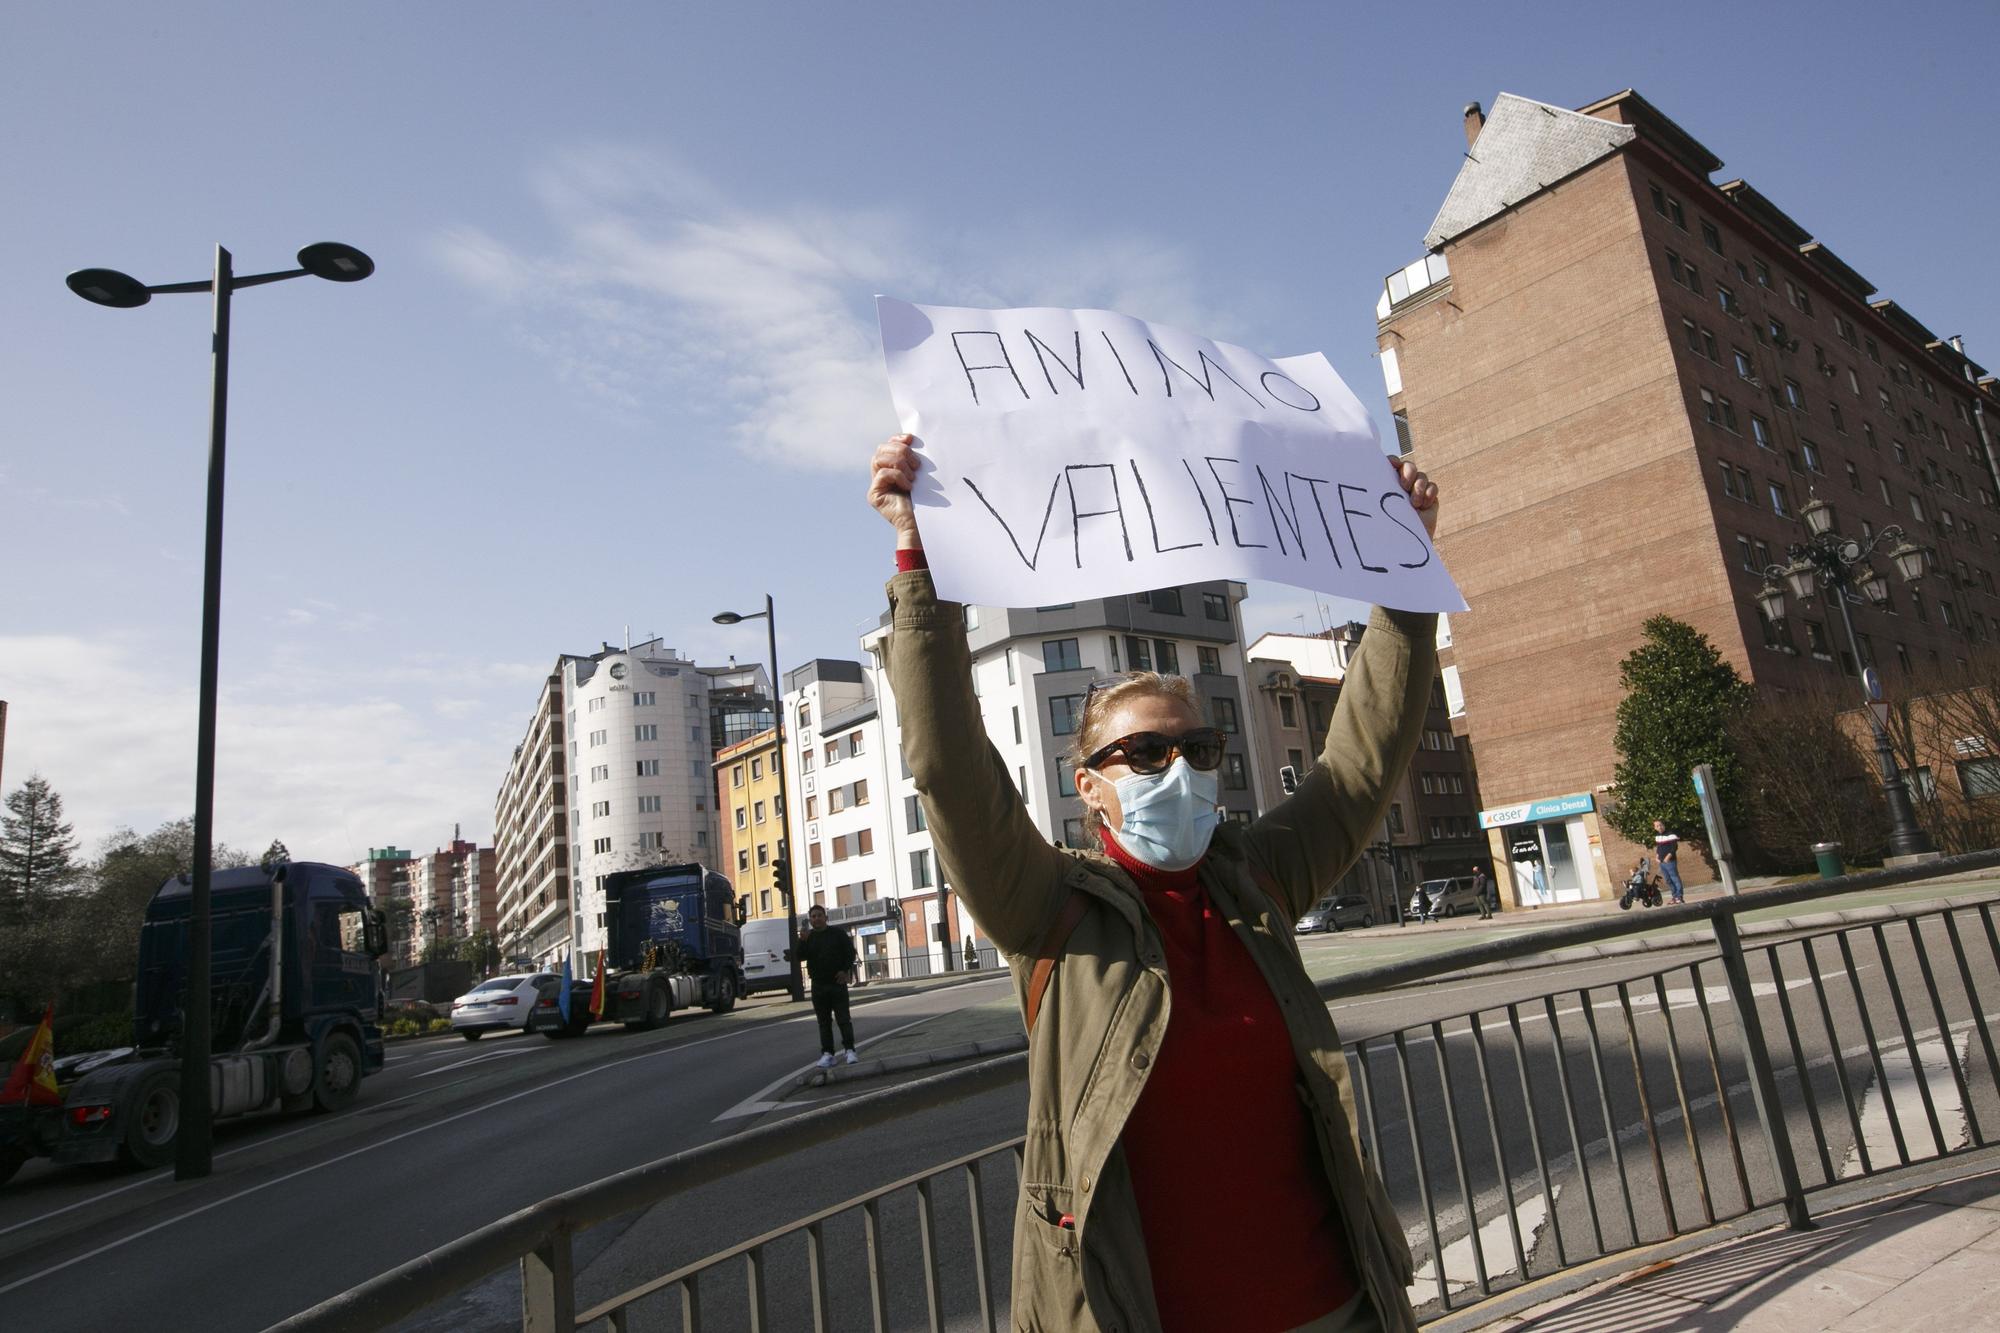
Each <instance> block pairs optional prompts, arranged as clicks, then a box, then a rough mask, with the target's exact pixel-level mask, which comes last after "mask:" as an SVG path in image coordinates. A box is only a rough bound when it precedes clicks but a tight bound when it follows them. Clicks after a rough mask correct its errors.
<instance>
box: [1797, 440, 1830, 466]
mask: <svg viewBox="0 0 2000 1333" xmlns="http://www.w3.org/2000/svg"><path fill="white" fill-rule="evenodd" d="M1799 453H1800V454H1801V455H1803V456H1804V458H1805V460H1806V471H1808V472H1825V471H1826V464H1825V463H1824V462H1823V461H1822V460H1821V459H1820V456H1819V446H1818V445H1816V444H1814V443H1813V442H1812V441H1811V440H1800V441H1799Z"/></svg>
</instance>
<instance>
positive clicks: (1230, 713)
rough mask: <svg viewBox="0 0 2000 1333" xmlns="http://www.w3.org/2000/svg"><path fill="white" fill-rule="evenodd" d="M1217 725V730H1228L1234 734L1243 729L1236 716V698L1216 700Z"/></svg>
mask: <svg viewBox="0 0 2000 1333" xmlns="http://www.w3.org/2000/svg"><path fill="white" fill-rule="evenodd" d="M1215 726H1216V730H1218V731H1224V732H1228V733H1229V734H1230V735H1232V736H1233V735H1235V734H1236V732H1237V731H1239V730H1240V729H1241V728H1240V725H1239V723H1238V722H1237V718H1236V701H1235V700H1234V699H1217V700H1216V701H1215Z"/></svg>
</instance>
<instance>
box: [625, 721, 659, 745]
mask: <svg viewBox="0 0 2000 1333" xmlns="http://www.w3.org/2000/svg"><path fill="white" fill-rule="evenodd" d="M632 739H633V740H635V741H656V740H658V739H660V724H659V723H657V722H641V723H640V724H639V725H638V726H636V727H633V728H632Z"/></svg>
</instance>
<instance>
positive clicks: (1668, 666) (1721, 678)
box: [1605, 616, 1752, 845]
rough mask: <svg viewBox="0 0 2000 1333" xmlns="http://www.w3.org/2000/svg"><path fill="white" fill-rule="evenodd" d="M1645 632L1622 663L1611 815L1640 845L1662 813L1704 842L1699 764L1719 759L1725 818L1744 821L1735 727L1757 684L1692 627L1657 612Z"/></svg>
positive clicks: (1719, 792) (1608, 814)
mask: <svg viewBox="0 0 2000 1333" xmlns="http://www.w3.org/2000/svg"><path fill="white" fill-rule="evenodd" d="M1642 632H1643V634H1644V635H1645V641H1644V642H1643V643H1641V644H1640V645H1639V646H1638V647H1637V648H1635V649H1633V650H1632V652H1631V653H1630V654H1628V655H1627V656H1626V658H1625V660H1624V661H1623V662H1620V663H1619V664H1618V676H1619V679H1620V681H1621V682H1622V683H1623V684H1624V686H1625V697H1624V698H1623V699H1622V700H1620V701H1619V704H1618V727H1617V731H1616V732H1615V734H1614V736H1613V744H1614V745H1616V747H1617V749H1618V765H1617V768H1616V769H1615V770H1614V772H1613V780H1614V781H1615V782H1616V784H1617V800H1616V801H1615V802H1614V803H1613V805H1612V807H1611V808H1610V810H1609V811H1607V812H1606V814H1605V819H1606V820H1607V822H1609V823H1610V825H1611V827H1612V828H1614V829H1616V830H1618V832H1620V833H1622V834H1624V835H1625V836H1626V837H1627V838H1630V839H1631V840H1632V841H1634V842H1637V843H1639V844H1641V845H1645V844H1648V843H1650V842H1651V841H1652V837H1653V821H1654V820H1656V819H1660V820H1665V821H1666V823H1667V826H1668V827H1669V828H1671V829H1673V830H1674V831H1676V832H1677V833H1679V834H1681V835H1682V836H1683V837H1687V838H1690V840H1692V841H1697V842H1698V841H1701V840H1702V839H1701V837H1700V830H1701V828H1702V820H1701V804H1700V802H1699V801H1697V800H1696V799H1695V794H1694V782H1693V780H1692V777H1691V775H1692V773H1693V771H1694V767H1695V765H1696V764H1710V765H1713V766H1714V769H1715V786H1716V794H1717V796H1718V797H1719V799H1720V800H1721V803H1722V810H1723V817H1724V818H1725V819H1727V820H1728V821H1729V822H1730V825H1731V827H1736V826H1738V825H1739V824H1740V823H1741V810H1740V809H1739V808H1738V802H1739V800H1740V794H1741V788H1742V782H1741V773H1740V769H1739V766H1738V763H1737V759H1736V750H1735V747H1734V746H1732V745H1731V744H1730V740H1729V727H1730V724H1731V723H1732V722H1733V721H1734V720H1735V718H1736V716H1737V714H1738V713H1740V712H1741V711H1742V710H1743V708H1744V707H1745V706H1746V705H1747V704H1748V703H1749V702H1750V700H1751V698H1752V691H1751V688H1750V686H1749V685H1748V684H1747V683H1745V682H1744V680H1743V678H1742V677H1741V676H1738V675H1737V674H1736V668H1735V667H1733V666H1731V665H1730V664H1729V663H1728V662H1726V661H1724V660H1723V658H1722V654H1720V653H1718V652H1717V651H1716V650H1715V645H1714V644H1711V643H1710V642H1709V641H1708V637H1707V636H1706V635H1704V634H1702V633H1701V632H1700V631H1698V630H1696V629H1695V628H1694V626H1692V625H1689V624H1687V623H1685V622H1684V621H1679V620H1675V619H1674V618H1673V617H1672V616H1654V617H1652V618H1651V619H1649V620H1647V621H1646V623H1645V625H1644V626H1643V627H1642Z"/></svg>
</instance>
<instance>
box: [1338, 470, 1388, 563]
mask: <svg viewBox="0 0 2000 1333" xmlns="http://www.w3.org/2000/svg"><path fill="white" fill-rule="evenodd" d="M1334 489H1335V490H1336V491H1338V492H1339V493H1340V513H1341V516H1342V519H1343V520H1344V521H1345V522H1346V524H1347V540H1348V541H1350V542H1353V543H1354V558H1355V559H1356V560H1359V561H1360V562H1361V567H1362V568H1363V569H1365V570H1368V571H1369V572H1371V573H1375V574H1387V573H1388V572H1389V567H1388V566H1387V565H1371V564H1369V563H1368V557H1367V556H1365V555H1363V554H1361V542H1360V540H1359V539H1358V538H1357V537H1355V535H1354V520H1355V519H1357V518H1367V517H1368V511H1367V510H1366V509H1349V508H1348V507H1347V493H1348V492H1349V491H1353V492H1354V493H1355V494H1356V495H1366V494H1368V488H1367V487H1366V486H1350V485H1348V484H1347V483H1346V482H1344V481H1343V482H1339V483H1337V484H1336V485H1335V486H1334Z"/></svg>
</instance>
